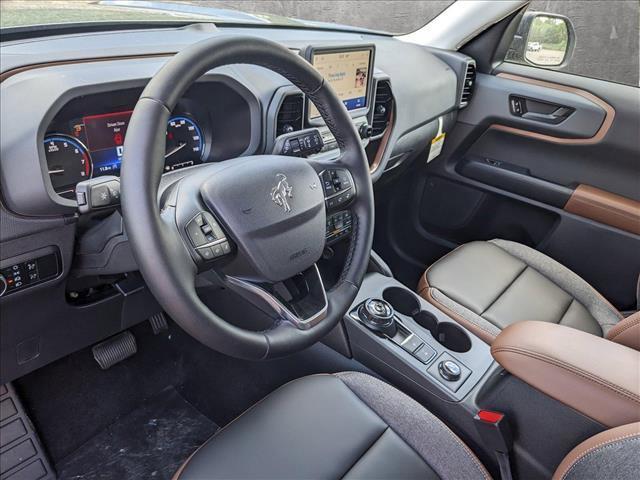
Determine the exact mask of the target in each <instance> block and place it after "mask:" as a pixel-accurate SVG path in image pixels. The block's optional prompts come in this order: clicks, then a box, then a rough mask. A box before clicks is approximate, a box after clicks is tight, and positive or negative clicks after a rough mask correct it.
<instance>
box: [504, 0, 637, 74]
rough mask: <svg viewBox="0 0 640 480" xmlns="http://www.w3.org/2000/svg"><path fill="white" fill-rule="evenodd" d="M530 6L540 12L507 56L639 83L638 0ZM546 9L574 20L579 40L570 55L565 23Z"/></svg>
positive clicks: (558, 0) (570, 0) (557, 0)
mask: <svg viewBox="0 0 640 480" xmlns="http://www.w3.org/2000/svg"><path fill="white" fill-rule="evenodd" d="M528 12H540V14H541V17H536V18H535V19H534V20H533V21H532V22H531V24H530V27H529V29H528V30H526V31H527V33H528V35H526V36H523V37H522V38H517V37H518V35H516V38H514V40H513V43H512V45H511V48H510V50H509V53H508V54H507V57H506V59H505V60H506V61H509V62H517V63H523V64H527V65H533V66H536V67H540V68H552V69H554V70H558V71H561V72H567V73H573V74H577V75H582V76H585V77H593V78H599V79H602V80H610V81H613V82H618V83H624V84H627V85H634V86H638V85H640V53H639V49H638V38H639V37H640V29H639V25H640V2H639V1H638V0H603V1H597V0H534V1H532V2H531V4H530V5H529V8H528ZM543 13H549V14H556V15H562V16H564V17H567V18H568V19H569V21H570V22H571V24H572V25H573V30H574V32H575V45H574V48H573V52H572V54H571V52H569V53H570V55H568V56H567V58H566V59H564V58H563V56H564V54H565V52H566V49H567V46H568V45H567V35H568V31H567V29H566V26H565V24H564V22H560V21H559V20H558V19H554V18H545V17H544V15H543ZM523 21H524V19H523ZM521 27H523V25H521ZM520 32H522V30H520ZM525 37H526V38H525ZM518 45H520V50H518ZM518 51H519V52H520V53H519V54H518Z"/></svg>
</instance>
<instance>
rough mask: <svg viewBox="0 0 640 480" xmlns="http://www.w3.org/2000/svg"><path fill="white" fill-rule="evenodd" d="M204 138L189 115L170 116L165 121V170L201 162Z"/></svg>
mask: <svg viewBox="0 0 640 480" xmlns="http://www.w3.org/2000/svg"><path fill="white" fill-rule="evenodd" d="M203 155H204V140H203V138H202V133H201V132H200V128H199V127H198V125H197V124H196V122H194V121H193V120H191V119H190V118H189V117H184V116H180V117H171V118H170V119H169V122H168V123H167V143H166V150H165V155H164V158H165V164H164V169H165V171H170V170H176V169H178V168H182V167H188V166H191V165H195V164H197V163H201V162H202V156H203Z"/></svg>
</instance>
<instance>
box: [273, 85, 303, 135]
mask: <svg viewBox="0 0 640 480" xmlns="http://www.w3.org/2000/svg"><path fill="white" fill-rule="evenodd" d="M303 115H304V98H303V96H302V94H301V93H294V94H290V95H287V96H286V97H284V100H282V104H280V109H279V110H278V116H277V118H276V137H277V136H279V135H282V134H283V133H291V132H297V131H298V130H302V121H303Z"/></svg>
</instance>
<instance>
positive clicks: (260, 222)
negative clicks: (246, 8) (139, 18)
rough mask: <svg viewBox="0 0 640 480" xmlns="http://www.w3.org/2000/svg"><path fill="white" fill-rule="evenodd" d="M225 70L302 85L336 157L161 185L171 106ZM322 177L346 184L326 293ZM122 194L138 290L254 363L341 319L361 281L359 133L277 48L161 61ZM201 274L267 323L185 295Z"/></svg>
mask: <svg viewBox="0 0 640 480" xmlns="http://www.w3.org/2000/svg"><path fill="white" fill-rule="evenodd" d="M231 64H252V65H258V66H261V67H264V68H267V69H270V70H273V71H274V72H277V73H279V74H281V75H282V76H284V77H285V78H287V79H288V80H289V81H291V82H292V83H293V84H295V85H296V86H297V87H298V88H299V89H300V90H302V92H304V94H305V95H306V96H307V97H308V98H309V99H310V100H311V101H312V102H313V103H314V104H315V105H316V106H317V108H318V110H319V111H320V114H321V115H322V118H323V119H324V121H325V122H326V125H327V127H328V128H329V129H330V131H331V133H332V134H333V135H334V137H335V138H336V142H337V144H338V147H339V149H340V155H339V157H338V158H337V159H335V160H330V161H329V160H311V159H304V158H297V157H288V156H278V155H256V156H248V157H243V158H237V159H232V160H227V161H225V162H220V163H209V164H203V165H199V166H194V167H190V168H187V169H183V170H180V171H179V172H180V175H173V176H172V175H168V176H165V178H163V176H162V174H163V170H164V154H165V135H166V125H167V121H168V119H169V116H170V114H171V111H172V110H173V109H174V107H175V106H176V103H177V102H178V100H179V99H180V98H181V97H182V95H183V94H184V93H185V91H186V90H187V89H188V88H189V87H190V86H191V85H192V84H193V83H194V82H195V81H196V80H197V79H198V78H200V77H201V76H202V75H203V74H205V73H206V72H207V71H209V70H211V69H213V68H216V67H221V66H223V65H231ZM325 171H329V172H330V174H331V172H335V173H333V175H338V176H339V178H341V179H342V180H344V181H346V182H347V183H348V182H352V192H353V193H354V199H353V200H352V203H351V204H350V207H349V208H350V210H351V215H352V237H351V240H350V245H349V250H348V253H347V256H346V261H345V265H344V267H343V270H342V273H341V276H340V278H339V280H338V282H337V283H336V285H335V286H334V287H333V288H331V290H329V291H327V290H326V289H325V287H324V285H323V282H322V278H321V277H320V273H319V271H318V268H317V266H316V262H317V261H318V260H319V259H320V257H321V255H322V251H323V248H324V245H325V228H326V210H325V198H324V188H323V182H322V180H321V179H320V177H319V175H320V174H322V173H323V172H325ZM177 173H178V172H176V174H177ZM167 177H169V178H167ZM174 177H175V178H174ZM172 178H173V180H172ZM121 190H122V211H123V216H124V221H125V227H126V231H127V234H128V237H129V241H130V244H131V248H132V250H133V253H134V256H135V258H136V261H137V263H138V266H139V268H140V271H141V273H142V275H143V277H144V279H145V282H146V283H147V285H148V287H149V289H150V290H151V292H152V293H153V294H154V296H155V298H156V299H157V300H158V302H159V303H160V305H161V306H162V307H163V308H164V310H165V311H166V312H167V313H168V314H169V315H170V316H171V317H172V318H173V319H174V320H175V321H176V322H177V323H178V324H179V325H180V326H181V327H182V328H183V329H184V330H185V331H186V332H187V333H189V334H190V335H191V336H193V337H195V338H196V339H197V340H199V341H200V342H202V343H204V344H205V345H207V346H209V347H210V348H212V349H214V350H217V351H220V352H222V353H225V354H227V355H230V356H235V357H240V358H246V359H254V360H259V359H267V358H272V357H277V356H282V355H286V354H290V353H293V352H295V351H297V350H301V349H303V348H306V347H308V346H310V345H311V344H313V343H315V342H316V341H318V340H320V339H321V338H322V337H323V336H325V335H326V334H327V333H328V332H329V331H331V329H333V328H334V327H335V325H336V324H337V323H338V322H339V320H340V318H341V317H342V316H343V315H344V314H345V313H346V311H347V309H348V308H349V306H350V305H351V303H352V302H353V300H354V298H355V296H356V293H357V291H358V289H359V287H360V284H361V282H362V279H363V277H364V275H365V272H366V268H367V264H368V260H369V255H370V250H371V245H372V241H373V222H374V206H373V205H374V202H373V188H372V185H371V178H370V175H369V166H368V163H367V159H366V155H365V152H364V150H363V148H362V145H361V143H360V138H359V136H358V133H357V131H356V129H355V127H354V125H353V123H352V121H351V118H350V117H349V114H348V112H347V110H346V108H345V107H344V105H343V104H342V102H341V101H340V100H339V99H338V97H337V96H336V94H335V92H334V91H333V89H332V88H331V86H330V85H329V84H327V83H325V82H324V81H323V78H322V76H321V75H320V74H319V73H318V72H317V71H316V70H315V69H314V68H313V67H312V66H311V65H309V64H308V63H307V62H306V61H305V60H303V59H302V58H301V57H300V56H298V55H296V54H294V53H293V52H291V51H289V50H288V49H287V48H285V47H284V46H282V45H280V44H278V43H275V42H272V41H267V40H263V39H259V38H256V37H237V36H233V37H231V36H220V37H216V38H212V39H207V40H204V41H202V42H199V43H196V44H194V45H192V46H190V47H188V48H186V49H184V50H182V51H181V52H180V53H178V54H177V55H175V56H174V57H173V58H171V59H170V60H169V61H168V62H167V63H166V64H165V65H164V66H163V67H162V68H161V69H160V70H159V71H158V72H157V73H156V75H155V76H154V77H153V78H152V79H151V81H150V82H149V83H148V84H147V86H146V88H145V89H144V91H143V92H142V95H141V97H140V98H139V100H138V102H137V104H136V106H135V109H134V111H133V114H132V117H131V120H130V123H129V127H128V129H127V135H126V140H125V144H124V155H123V160H122V173H121ZM203 242H204V243H203ZM220 252H222V253H220ZM207 270H214V272H215V273H216V274H217V275H218V276H219V278H221V279H222V281H223V282H224V284H225V285H226V286H227V287H229V288H231V289H233V290H234V291H236V292H238V293H240V294H241V295H242V298H244V299H246V300H247V301H249V302H251V303H253V304H254V305H256V306H258V307H259V308H260V309H262V310H263V311H267V312H269V313H271V317H272V318H273V319H274V321H273V324H272V325H271V326H270V328H268V329H267V330H264V331H252V330H248V329H244V328H240V327H238V326H236V325H234V324H232V323H229V322H227V321H225V320H224V319H222V318H220V317H219V316H218V315H216V314H215V313H214V312H212V311H211V310H210V309H209V308H208V307H207V306H206V305H205V304H204V303H203V302H202V301H201V300H200V298H199V297H198V295H197V293H196V280H195V279H196V276H197V275H198V274H199V273H202V272H204V271H207Z"/></svg>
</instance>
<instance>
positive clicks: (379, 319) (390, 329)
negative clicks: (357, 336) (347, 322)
mask: <svg viewBox="0 0 640 480" xmlns="http://www.w3.org/2000/svg"><path fill="white" fill-rule="evenodd" d="M358 316H359V317H360V320H362V322H363V323H364V324H365V325H366V326H367V327H369V328H370V329H371V330H373V331H374V332H379V333H382V334H384V335H386V336H388V337H393V336H394V335H395V334H396V332H397V330H398V327H397V325H396V319H395V312H394V310H393V307H392V306H391V305H389V304H388V303H387V302H385V301H384V300H380V299H377V298H370V299H369V300H367V301H366V302H364V304H362V306H360V308H359V309H358Z"/></svg>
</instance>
